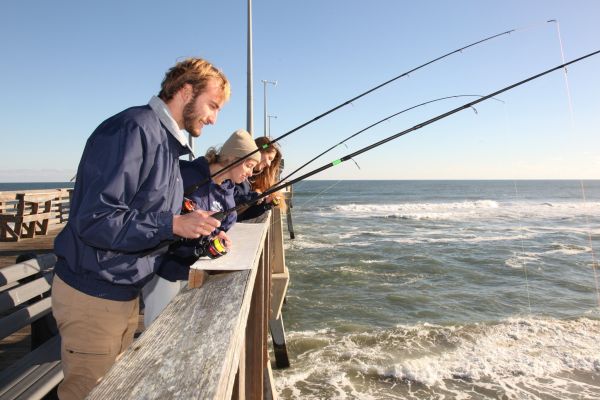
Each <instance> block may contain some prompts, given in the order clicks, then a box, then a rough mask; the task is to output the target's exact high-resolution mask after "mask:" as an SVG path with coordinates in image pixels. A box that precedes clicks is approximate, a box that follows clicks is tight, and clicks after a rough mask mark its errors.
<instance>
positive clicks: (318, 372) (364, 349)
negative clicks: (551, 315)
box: [276, 318, 600, 399]
mask: <svg viewBox="0 0 600 400" xmlns="http://www.w3.org/2000/svg"><path fill="white" fill-rule="evenodd" d="M305 338H306V339H308V338H314V332H313V331H309V332H292V333H290V334H289V335H288V344H289V345H290V346H291V347H297V345H296V343H299V342H302V341H304V340H305ZM320 339H321V340H320V341H319V342H312V343H314V346H312V347H311V346H310V345H309V346H308V347H306V346H300V348H298V349H297V350H298V351H299V353H298V354H297V359H296V360H295V363H296V364H297V368H295V369H296V370H297V371H301V372H295V371H294V368H292V371H290V373H288V372H286V371H283V372H280V373H278V376H277V379H276V385H277V389H278V391H279V392H280V393H283V394H286V393H287V394H290V396H291V397H288V396H287V395H286V396H284V397H285V398H306V399H318V398H339V399H344V398H461V396H462V397H463V398H464V396H465V393H468V392H469V391H471V390H472V389H473V387H479V388H482V389H487V390H489V391H490V392H491V393H497V395H498V396H500V397H505V396H506V397H508V398H533V399H537V398H547V397H549V398H567V397H568V398H584V399H585V398H589V399H591V398H595V396H596V395H600V386H599V385H597V384H593V383H590V382H586V380H585V379H577V377H578V376H579V375H582V374H591V375H594V376H600V352H598V343H599V342H600V321H598V320H592V319H587V318H580V319H578V320H556V319H540V318H511V319H508V320H506V321H503V322H502V323H499V324H493V325H487V324H476V325H468V326H450V327H447V326H435V325H430V324H420V325H415V326H398V327H397V328H395V329H388V330H382V331H372V332H362V333H354V334H344V335H342V334H341V333H336V332H334V331H328V332H326V333H323V334H322V335H320ZM578 374H579V375H578ZM588 381H589V379H588ZM415 385H417V386H415ZM324 393H327V394H329V393H333V394H332V395H324ZM442 394H444V395H442ZM466 398H469V397H468V396H467V397H466Z"/></svg>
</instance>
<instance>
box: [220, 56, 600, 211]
mask: <svg viewBox="0 0 600 400" xmlns="http://www.w3.org/2000/svg"><path fill="white" fill-rule="evenodd" d="M598 53H600V50H596V51H594V52H592V53H589V54H586V55H584V56H581V57H579V58H576V59H574V60H571V61H569V62H566V63H563V64H561V65H558V66H556V67H554V68H550V69H548V70H546V71H544V72H540V73H539V74H536V75H533V76H530V77H529V78H526V79H523V80H522V81H519V82H517V83H513V84H512V85H509V86H506V87H504V88H502V89H500V90H497V91H495V92H493V93H490V94H488V95H486V96H483V97H481V98H479V99H477V100H473V101H472V102H470V103H466V104H463V105H462V106H459V107H456V108H454V109H452V110H450V111H447V112H445V113H443V114H439V115H437V116H436V117H433V118H431V119H428V120H427V121H425V122H421V123H419V124H417V125H415V126H413V127H412V128H408V129H405V130H403V131H400V132H398V133H396V134H394V135H391V136H389V137H387V138H385V139H382V140H380V141H378V142H375V143H373V144H371V145H369V146H366V147H363V148H361V149H359V150H357V151H355V152H353V153H350V154H347V155H345V156H343V157H342V158H339V159H337V160H334V161H332V162H330V163H328V164H325V165H323V166H322V167H319V168H317V169H314V170H312V171H310V172H307V173H306V174H304V175H302V176H299V177H298V178H295V179H292V180H291V181H288V182H285V183H282V184H277V185H275V186H273V187H271V188H270V189H267V190H265V191H264V192H263V193H262V194H260V195H259V196H258V197H256V198H255V199H253V200H251V201H248V202H245V203H241V204H239V205H237V206H236V207H233V208H230V209H227V210H224V211H219V212H217V213H215V214H212V215H211V216H212V217H213V218H216V219H218V220H222V219H223V218H225V216H227V215H229V214H231V213H232V212H234V211H237V210H239V209H241V208H242V207H247V206H248V205H252V204H254V203H257V202H258V201H260V200H262V199H264V198H265V197H267V196H269V195H270V194H273V193H275V192H278V191H280V190H281V189H285V188H286V187H288V186H291V185H293V184H294V183H297V182H300V181H302V180H304V179H306V178H309V177H311V176H313V175H316V174H318V173H319V172H322V171H324V170H326V169H329V168H331V167H334V166H336V165H338V164H341V163H343V162H345V161H348V160H350V159H352V158H353V157H356V156H357V155H359V154H362V153H365V152H367V151H369V150H372V149H374V148H376V147H379V146H381V145H383V144H385V143H387V142H390V141H392V140H394V139H397V138H399V137H401V136H404V135H406V134H407V133H410V132H413V131H417V130H419V129H421V128H424V127H425V126H427V125H430V124H432V123H434V122H436V121H439V120H441V119H444V118H446V117H449V116H450V115H452V114H456V113H457V112H459V111H462V110H465V109H467V108H470V107H473V106H474V105H475V104H478V103H481V102H482V101H485V100H488V99H490V98H492V97H495V96H497V95H499V94H501V93H504V92H507V91H509V90H511V89H514V88H516V87H517V86H521V85H523V84H525V83H527V82H529V81H532V80H535V79H538V78H540V77H542V76H544V75H547V74H549V73H551V72H554V71H556V70H559V69H562V68H565V67H566V66H568V65H571V64H574V63H577V62H579V61H582V60H584V59H586V58H589V57H592V56H595V55H597V54H598Z"/></svg>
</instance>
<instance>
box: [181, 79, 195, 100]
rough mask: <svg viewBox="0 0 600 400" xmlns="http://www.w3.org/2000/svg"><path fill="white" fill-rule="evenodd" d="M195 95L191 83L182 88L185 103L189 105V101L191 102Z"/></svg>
mask: <svg viewBox="0 0 600 400" xmlns="http://www.w3.org/2000/svg"><path fill="white" fill-rule="evenodd" d="M193 94H194V90H193V89H192V85H191V84H189V83H186V84H184V85H183V87H182V88H181V96H182V98H183V102H184V103H187V102H188V101H190V100H191V99H192V96H193Z"/></svg>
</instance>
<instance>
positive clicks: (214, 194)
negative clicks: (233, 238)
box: [158, 157, 236, 281]
mask: <svg viewBox="0 0 600 400" xmlns="http://www.w3.org/2000/svg"><path fill="white" fill-rule="evenodd" d="M179 165H180V167H181V176H182V178H183V186H184V187H188V186H191V185H194V184H197V183H198V182H203V181H205V180H206V179H209V178H210V167H209V165H208V161H207V160H206V158H204V157H198V158H196V159H195V160H194V161H184V160H181V161H180V162H179ZM233 189H234V183H233V182H231V181H229V180H227V181H225V182H223V183H222V184H221V185H217V184H216V183H215V182H214V181H213V180H212V179H210V180H209V183H207V184H205V185H202V186H200V187H199V188H198V189H197V190H196V191H195V192H194V193H192V194H191V195H189V196H188V198H189V199H190V200H193V201H194V202H195V203H196V207H197V208H198V209H200V210H207V211H224V210H228V209H230V208H234V207H235V200H234V198H233ZM235 221H236V213H235V212H232V213H231V214H228V215H227V216H226V217H225V218H224V219H223V220H222V221H221V226H220V227H219V228H217V229H218V230H217V231H215V232H214V233H213V234H215V235H216V234H218V231H219V230H221V231H225V232H227V231H228V230H229V228H231V227H232V226H233V224H235ZM198 243H199V241H198V240H183V241H180V242H178V243H175V244H173V245H172V246H171V247H170V248H169V252H168V253H167V255H166V256H165V257H164V260H163V261H162V263H161V265H160V267H159V270H158V275H159V276H161V277H163V278H165V279H167V280H170V281H176V280H187V279H188V274H189V269H190V265H192V264H193V263H194V262H196V260H197V259H198V257H197V256H196V255H195V254H194V246H197V245H198Z"/></svg>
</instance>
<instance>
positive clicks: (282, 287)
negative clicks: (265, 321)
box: [271, 267, 290, 319]
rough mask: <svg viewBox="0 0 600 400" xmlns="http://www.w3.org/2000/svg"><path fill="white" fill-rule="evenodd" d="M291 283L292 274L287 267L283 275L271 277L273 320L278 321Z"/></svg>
mask: <svg viewBox="0 0 600 400" xmlns="http://www.w3.org/2000/svg"><path fill="white" fill-rule="evenodd" d="M289 282H290V272H289V271H288V269H287V267H285V270H284V272H283V273H282V274H273V275H272V276H271V296H272V297H271V318H273V319H277V318H279V316H280V315H281V309H282V307H283V303H284V301H285V295H286V293H287V288H288V285H289Z"/></svg>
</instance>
